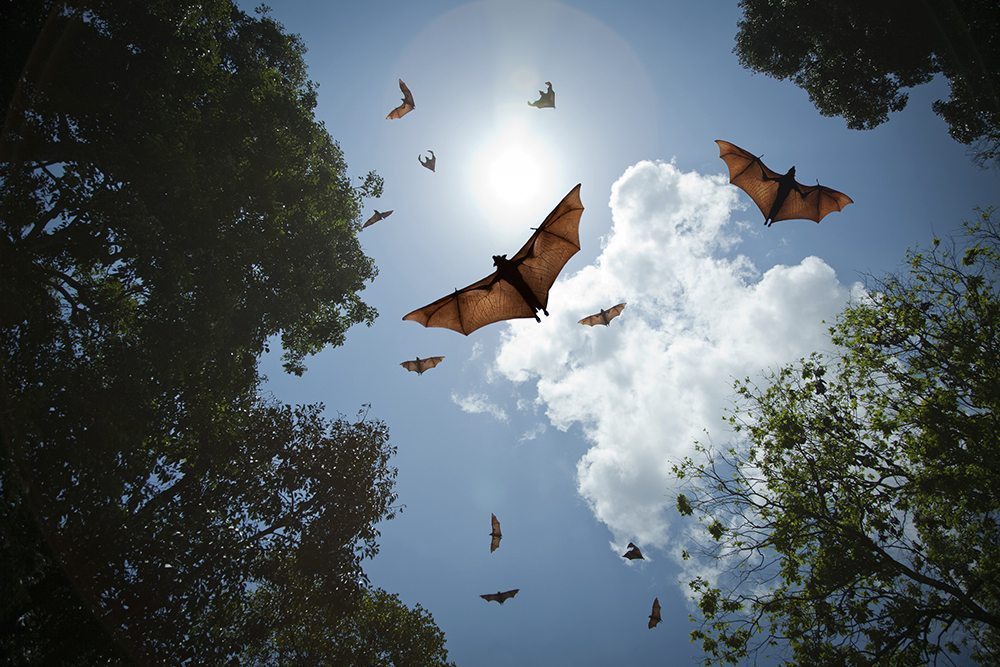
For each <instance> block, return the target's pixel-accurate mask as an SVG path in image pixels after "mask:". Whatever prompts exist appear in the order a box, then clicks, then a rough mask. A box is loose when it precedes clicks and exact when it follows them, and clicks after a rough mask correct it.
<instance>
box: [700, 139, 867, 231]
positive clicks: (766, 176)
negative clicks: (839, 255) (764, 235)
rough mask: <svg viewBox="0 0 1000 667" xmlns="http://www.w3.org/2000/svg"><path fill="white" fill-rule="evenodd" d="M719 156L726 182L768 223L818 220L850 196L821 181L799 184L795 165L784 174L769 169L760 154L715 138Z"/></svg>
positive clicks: (852, 201)
mask: <svg viewBox="0 0 1000 667" xmlns="http://www.w3.org/2000/svg"><path fill="white" fill-rule="evenodd" d="M715 143H717V144H718V145H719V157H721V158H722V159H723V160H724V161H725V163H726V166H727V167H729V182H730V183H732V184H733V185H735V186H736V187H738V188H740V189H741V190H743V191H744V192H746V193H747V194H748V195H750V199H752V200H753V203H754V204H757V208H759V209H760V212H761V213H763V214H764V224H765V225H766V226H768V227H770V226H771V225H772V224H774V223H775V222H779V221H781V220H813V221H815V222H817V223H818V222H819V221H820V220H822V219H823V218H824V217H825V216H826V215H827V214H828V213H833V212H834V211H842V210H843V209H844V207H845V206H847V205H848V204H853V203H854V200H853V199H851V198H850V197H848V196H847V195H845V194H844V193H843V192H838V191H836V190H834V189H833V188H828V187H826V186H825V185H820V184H819V183H817V184H816V185H802V184H801V183H799V182H798V181H796V180H795V167H792V168H791V169H789V170H788V172H787V173H786V174H784V175H782V174H779V173H778V172H776V171H771V170H770V169H768V168H767V166H766V165H765V164H764V163H763V162H761V161H760V158H759V157H757V156H756V155H754V154H753V153H751V152H750V151H746V150H744V149H742V148H740V147H739V146H737V145H735V144H731V143H729V142H728V141H723V140H721V139H716V140H715Z"/></svg>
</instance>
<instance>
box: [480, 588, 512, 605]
mask: <svg viewBox="0 0 1000 667" xmlns="http://www.w3.org/2000/svg"><path fill="white" fill-rule="evenodd" d="M519 590H521V589H520V588H513V589H511V590H509V591H504V592H503V593H501V592H499V591H497V592H496V593H487V594H486V595H480V596H479V597H481V598H482V599H484V600H486V601H487V602H499V603H500V604H503V601H504V600H506V599H508V598H512V597H514V596H515V595H517V592H518V591H519Z"/></svg>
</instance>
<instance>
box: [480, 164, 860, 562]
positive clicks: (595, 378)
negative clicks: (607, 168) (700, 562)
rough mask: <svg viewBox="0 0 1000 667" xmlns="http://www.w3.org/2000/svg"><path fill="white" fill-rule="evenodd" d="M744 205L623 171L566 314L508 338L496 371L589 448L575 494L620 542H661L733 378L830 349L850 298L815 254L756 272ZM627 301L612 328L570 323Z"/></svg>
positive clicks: (517, 328)
mask: <svg viewBox="0 0 1000 667" xmlns="http://www.w3.org/2000/svg"><path fill="white" fill-rule="evenodd" d="M737 202H738V195H737V191H736V190H735V188H733V187H731V186H730V185H729V184H728V180H727V179H726V178H725V177H724V176H723V175H721V174H717V175H702V174H699V173H697V172H682V171H680V170H679V169H678V168H677V167H676V166H675V165H673V164H669V163H662V162H656V163H654V162H647V161H643V162H640V163H638V164H636V165H633V166H631V167H629V168H628V169H627V170H626V171H625V173H624V174H623V175H622V176H621V178H619V179H618V181H617V182H616V183H615V184H614V185H613V186H612V189H611V200H610V206H611V211H612V229H611V231H610V233H609V236H608V238H607V240H606V243H605V246H604V248H603V251H602V253H601V255H600V257H599V258H598V259H597V261H596V262H595V263H594V264H593V265H591V266H588V267H586V268H584V269H582V270H581V271H579V272H578V273H576V274H575V275H573V276H572V277H570V278H568V279H566V280H562V281H560V282H558V283H557V284H556V285H554V286H553V288H552V291H551V293H550V303H555V304H559V311H560V313H564V316H561V317H552V318H550V319H548V320H547V321H546V322H545V326H544V327H540V326H537V325H536V324H535V323H534V322H530V321H520V322H512V323H511V324H510V326H509V328H508V329H507V330H506V332H505V333H504V334H503V337H502V340H501V344H500V347H499V349H498V351H497V354H496V358H495V372H496V373H498V374H499V375H500V376H502V377H505V378H506V379H508V380H510V381H512V382H514V383H518V384H523V385H524V386H525V387H528V388H531V387H533V388H534V391H535V392H536V395H537V396H536V399H535V400H536V401H537V402H538V403H539V404H540V405H541V406H542V408H543V409H544V411H545V415H546V416H547V418H548V420H549V421H550V422H551V423H552V425H553V426H555V427H556V428H559V429H562V430H566V429H568V428H570V427H571V426H573V425H578V426H579V427H580V428H581V429H582V432H583V434H584V436H585V437H586V438H587V440H588V441H589V443H590V445H591V447H590V449H589V450H588V451H587V452H586V453H585V454H584V456H583V458H582V459H580V461H579V462H578V464H577V482H578V490H579V493H580V494H581V495H582V496H583V497H584V499H585V500H586V501H587V503H588V504H589V506H590V508H591V509H592V511H593V512H594V514H595V515H596V516H597V518H598V519H599V520H601V521H602V522H604V523H605V524H606V525H607V526H608V527H609V529H610V530H611V532H612V534H613V536H614V543H625V542H627V541H629V540H631V541H635V542H637V543H640V544H646V545H655V546H660V547H663V546H665V545H666V544H667V535H668V529H669V525H668V523H669V518H670V516H671V513H670V512H668V511H667V510H668V509H670V508H671V507H672V506H673V499H674V497H675V494H676V490H675V489H674V488H672V487H671V484H672V483H673V478H672V475H671V473H670V467H671V465H672V463H674V462H676V461H678V460H679V459H681V458H682V457H683V456H685V455H688V454H690V453H691V452H692V448H693V444H694V442H695V441H696V440H698V439H704V438H705V433H704V431H705V430H708V431H709V433H710V437H711V438H713V440H715V441H719V440H722V441H724V440H725V439H726V438H728V436H729V434H728V432H727V431H726V430H725V429H724V424H723V423H722V416H723V414H724V412H725V409H726V407H727V406H728V405H729V403H730V400H731V398H732V395H733V392H732V382H733V379H734V378H740V377H744V376H748V375H749V376H755V375H757V374H758V373H759V371H760V370H762V369H765V368H768V367H776V366H778V365H780V364H783V363H786V362H789V361H793V360H795V359H797V358H798V357H800V356H803V355H805V354H808V353H809V352H811V351H813V350H822V349H826V348H829V346H830V343H829V339H828V337H827V333H826V325H824V324H823V323H822V320H824V319H826V320H832V319H833V317H834V316H835V315H836V313H838V312H839V311H840V310H841V309H842V308H843V306H844V305H845V303H846V302H847V300H848V298H849V297H850V292H851V288H848V287H847V286H844V285H842V284H841V283H840V282H839V281H838V280H837V276H836V274H835V273H834V271H833V269H832V268H831V267H830V266H829V265H827V264H826V263H825V262H824V261H823V260H822V259H820V258H818V257H806V258H805V259H803V260H802V261H801V262H799V263H798V264H795V265H793V266H783V265H777V266H773V267H771V268H769V269H767V270H766V271H764V272H761V271H760V270H759V269H758V268H757V267H756V266H755V265H754V263H753V262H752V261H751V260H750V259H749V258H747V257H745V256H743V255H739V254H735V253H734V252H733V250H734V248H735V247H736V245H737V244H738V243H739V241H740V236H739V233H740V231H741V229H740V225H738V224H737V223H736V222H734V221H732V220H731V215H732V213H733V211H734V210H735V209H736V208H737V207H738V203H737ZM584 215H586V214H584ZM857 289H860V287H857ZM620 301H626V302H627V303H628V306H627V307H626V309H625V311H624V313H623V314H622V316H621V317H619V318H618V319H617V320H615V321H614V322H613V323H612V324H611V326H610V327H608V328H605V327H594V328H590V327H582V326H580V325H578V324H577V323H576V320H577V319H579V318H580V317H582V316H584V315H587V314H589V313H592V312H595V311H596V310H597V309H598V308H602V307H603V308H607V307H608V306H610V305H613V304H615V303H618V302H620ZM463 409H465V408H463Z"/></svg>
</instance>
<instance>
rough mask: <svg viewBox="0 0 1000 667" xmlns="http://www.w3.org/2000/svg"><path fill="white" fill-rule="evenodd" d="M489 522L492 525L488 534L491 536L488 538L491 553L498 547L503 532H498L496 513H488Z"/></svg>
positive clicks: (498, 523) (498, 524) (498, 522)
mask: <svg viewBox="0 0 1000 667" xmlns="http://www.w3.org/2000/svg"><path fill="white" fill-rule="evenodd" d="M490 524H491V527H492V530H491V532H490V536H491V537H492V538H493V539H491V540H490V553H493V552H494V551H496V550H497V549H498V548H499V547H500V539H501V538H502V537H503V533H501V532H500V521H499V520H497V515H496V514H491V515H490Z"/></svg>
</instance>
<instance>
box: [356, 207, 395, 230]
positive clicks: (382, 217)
mask: <svg viewBox="0 0 1000 667" xmlns="http://www.w3.org/2000/svg"><path fill="white" fill-rule="evenodd" d="M390 215H392V211H385V212H384V213H379V212H378V211H377V210H376V211H375V212H374V213H372V217H370V218H368V219H367V220H365V224H363V225H361V229H364V228H365V227H371V226H372V225H374V224H375V223H376V222H378V221H379V220H385V219H386V218H388V217H389V216H390Z"/></svg>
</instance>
